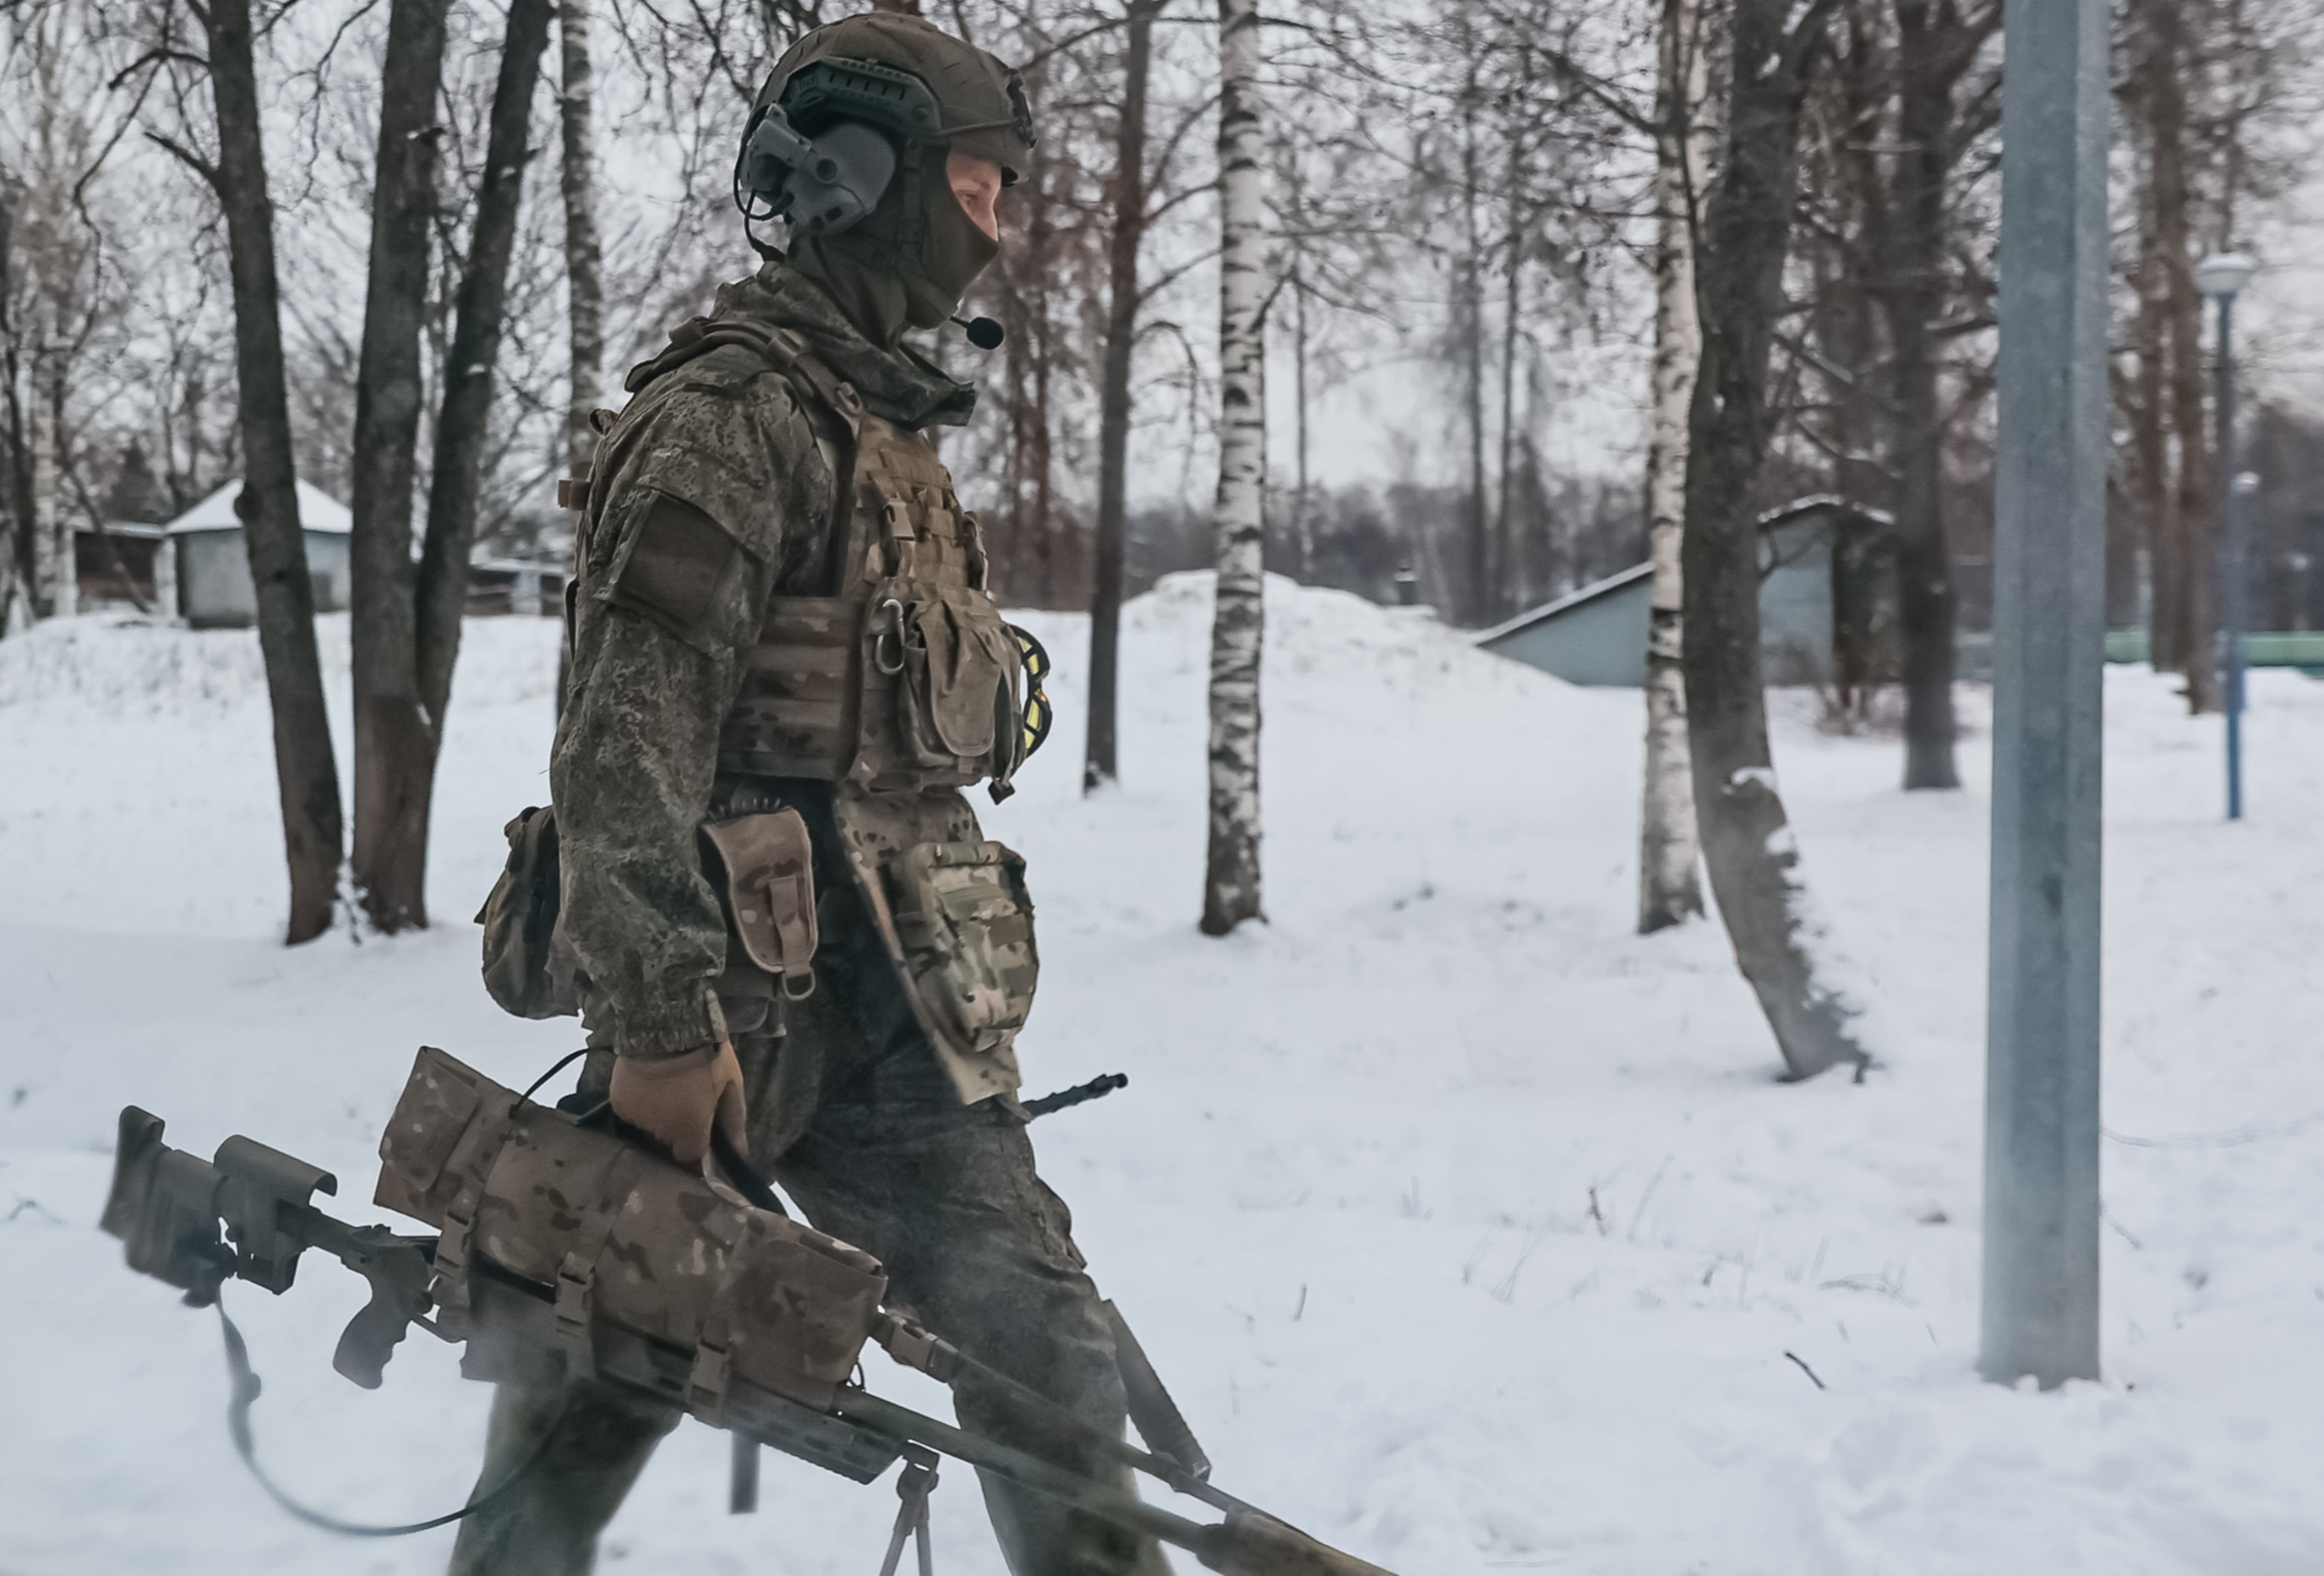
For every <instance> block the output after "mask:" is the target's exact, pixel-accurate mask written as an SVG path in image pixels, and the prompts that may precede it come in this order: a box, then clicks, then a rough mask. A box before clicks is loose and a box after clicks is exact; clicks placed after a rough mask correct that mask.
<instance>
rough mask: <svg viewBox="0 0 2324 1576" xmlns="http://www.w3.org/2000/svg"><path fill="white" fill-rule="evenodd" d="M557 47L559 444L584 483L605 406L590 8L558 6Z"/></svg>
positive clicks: (572, 3)
mask: <svg viewBox="0 0 2324 1576" xmlns="http://www.w3.org/2000/svg"><path fill="white" fill-rule="evenodd" d="M557 17H558V23H557V25H558V47H559V51H560V53H561V55H562V57H563V72H562V83H561V90H560V91H559V92H558V97H557V112H558V125H559V128H560V130H561V131H562V133H563V165H562V171H561V175H562V179H561V180H560V188H561V191H562V194H563V197H564V198H565V276H566V281H567V292H568V302H567V344H568V346H569V347H570V359H571V362H572V373H571V383H570V397H569V399H568V401H567V406H566V415H565V432H566V443H567V449H568V451H569V455H570V460H571V464H572V467H573V468H572V472H571V474H572V475H576V476H579V475H585V474H586V472H587V470H588V466H589V457H590V456H591V455H592V454H593V453H595V449H596V447H597V436H596V434H595V432H593V431H591V430H590V428H589V412H590V411H592V410H595V409H596V407H597V405H598V402H599V401H601V400H602V399H603V398H604V382H603V378H602V374H601V371H600V365H601V364H602V362H603V361H604V354H605V328H604V312H605V309H604V299H605V287H604V252H603V250H602V248H601V247H600V245H599V243H598V239H597V178H596V169H595V165H594V163H593V162H592V158H593V153H594V150H593V149H592V147H591V145H590V144H591V137H590V128H589V121H590V111H591V107H592V100H593V97H594V93H593V87H592V80H591V75H590V69H589V0H558V7H557Z"/></svg>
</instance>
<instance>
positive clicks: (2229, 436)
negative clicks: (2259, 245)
mask: <svg viewBox="0 0 2324 1576" xmlns="http://www.w3.org/2000/svg"><path fill="white" fill-rule="evenodd" d="M2257 272H2259V264H2258V263H2254V262H2253V261H2252V260H2251V259H2250V258H2248V257H2246V256H2245V255H2244V254H2243V253H2240V252H2214V253H2211V254H2210V255H2209V257H2206V258H2204V259H2203V261H2202V262H2200V263H2197V264H2196V265H2195V288H2196V289H2197V290H2201V291H2202V292H2203V293H2204V294H2205V295H2207V296H2209V297H2210V298H2211V299H2212V300H2215V301H2217V302H2218V303H2219V355H2218V366H2217V368H2216V369H2215V371H2214V375H2215V376H2216V377H2217V379H2218V401H2217V402H2218V424H2219V439H2218V448H2219V549H2220V550H2219V560H2220V568H2219V579H2220V581H2221V582H2222V585H2221V587H2220V589H2221V591H2222V593H2223V594H2222V595H2221V596H2220V598H2219V614H2220V622H2221V623H2222V624H2223V625H2224V626H2225V628H2224V629H2223V631H2222V632H2223V633H2224V634H2225V635H2226V636H2227V641H2226V646H2227V653H2226V654H2227V696H2226V704H2227V819H2228V820H2230V821H2240V820H2242V819H2243V818H2244V579H2245V576H2244V532H2243V511H2242V509H2241V508H2240V507H2239V505H2238V502H2237V501H2238V498H2239V496H2240V494H2241V492H2242V489H2240V488H2239V487H2237V486H2236V468H2237V467H2236V341H2235V322H2236V296H2237V295H2238V294H2240V293H2241V292H2242V290H2243V289H2244V287H2245V286H2246V285H2248V284H2249V283H2251V281H2252V275H2253V274H2255V273H2257Z"/></svg>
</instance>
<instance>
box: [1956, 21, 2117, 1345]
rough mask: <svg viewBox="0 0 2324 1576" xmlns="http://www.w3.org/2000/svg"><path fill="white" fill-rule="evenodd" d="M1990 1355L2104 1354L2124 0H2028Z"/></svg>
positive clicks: (2005, 245) (2002, 662)
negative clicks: (2102, 897)
mask: <svg viewBox="0 0 2324 1576" xmlns="http://www.w3.org/2000/svg"><path fill="white" fill-rule="evenodd" d="M2005 27H2006V37H2005V40H2004V47H2005V50H2006V56H2007V59H2008V61H2009V69H2008V73H2007V76H2006V79H2005V81H2004V84H2003V88H2002V139H2003V146H2004V154H2003V159H2002V176H2001V181H2002V205H2001V303H2000V325H2001V327H2000V364H1999V369H1998V403H1999V422H1998V443H1997V454H1996V456H1995V460H1996V476H1995V514H1996V518H1995V552H1994V674H1993V699H1994V724H1993V870H1992V927H1991V940H1990V942H1989V948H1990V950H1989V952H1988V954H1987V982H1988V991H1989V993H1988V998H1987V1000H1988V1006H1987V1023H1986V1107H1985V1127H1986V1138H1985V1295H1984V1307H1983V1320H1982V1323H1983V1329H1982V1332H1981V1345H1982V1350H1980V1352H1979V1354H1978V1369H1979V1371H1981V1372H1982V1373H1983V1374H1984V1375H1985V1376H1986V1377H1987V1378H1990V1379H1996V1380H1999V1381H2002V1382H2005V1383H2006V1382H2010V1381H2014V1380H2015V1379H2017V1378H2019V1377H2021V1376H2023V1375H2027V1374H2031V1375H2033V1377H2034V1378H2036V1379H2037V1380H2038V1381H2039V1382H2040V1383H2041V1384H2042V1385H2043V1386H2044V1387H2049V1386H2052V1385H2056V1384H2060V1383H2061V1382H2063V1381H2064V1380H2067V1379H2071V1378H2097V1377H2098V849H2099V832H2098V801H2099V771H2100V763H2099V751H2098V744H2099V716H2100V706H2099V701H2100V684H2101V677H2102V673H2101V663H2102V660H2103V659H2104V656H2105V648H2106V634H2105V630H2106V467H2107V210H2106V176H2107V167H2106V161H2107V107H2108V106H2107V0H2048V3H2046V4H2042V5H2011V6H2009V7H2008V8H2007V9H2006V23H2005Z"/></svg>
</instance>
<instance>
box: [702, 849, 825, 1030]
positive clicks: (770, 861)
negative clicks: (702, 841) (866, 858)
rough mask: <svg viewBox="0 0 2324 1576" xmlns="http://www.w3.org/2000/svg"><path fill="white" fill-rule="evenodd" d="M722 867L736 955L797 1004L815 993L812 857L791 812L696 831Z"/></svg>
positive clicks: (813, 871)
mask: <svg viewBox="0 0 2324 1576" xmlns="http://www.w3.org/2000/svg"><path fill="white" fill-rule="evenodd" d="M702 834H703V835H704V836H705V837H706V838H708V839H709V840H710V845H711V847H712V848H713V849H715V851H716V852H717V854H718V861H719V863H720V864H721V865H723V866H724V869H725V872H726V881H725V895H726V912H727V917H728V918H729V919H730V920H731V921H732V923H733V927H734V935H735V936H736V938H737V939H738V940H740V941H741V943H742V953H743V955H744V956H746V957H748V958H749V959H750V960H751V962H752V963H754V964H756V965H757V966H758V967H760V968H761V969H764V970H765V971H766V972H768V973H770V974H773V975H775V976H776V977H778V978H779V979H780V980H781V981H782V984H783V994H784V995H785V996H787V997H788V998H790V1000H794V1001H797V1000H802V999H804V998H805V997H807V996H810V995H812V994H814V992H815V948H816V928H815V856H814V852H813V850H812V849H811V848H810V847H809V846H808V843H807V823H806V822H805V821H804V820H802V819H800V817H799V813H798V811H797V810H770V811H765V812H762V813H761V814H758V815H752V816H735V817H734V818H733V820H730V821H714V822H711V823H709V824H708V825H705V826H704V827H703V828H702Z"/></svg>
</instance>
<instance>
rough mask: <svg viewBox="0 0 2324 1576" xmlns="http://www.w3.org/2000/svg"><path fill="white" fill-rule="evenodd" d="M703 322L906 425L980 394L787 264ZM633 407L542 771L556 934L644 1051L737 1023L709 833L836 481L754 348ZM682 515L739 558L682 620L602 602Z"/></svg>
mask: <svg viewBox="0 0 2324 1576" xmlns="http://www.w3.org/2000/svg"><path fill="white" fill-rule="evenodd" d="M712 316H713V317H714V318H755V319H757V320H760V321H762V322H767V323H771V324H776V325H780V326H783V327H789V328H793V329H795V330H797V331H798V332H799V333H800V334H802V335H804V336H806V338H807V341H808V344H809V346H811V347H812V348H813V349H814V350H815V351H816V354H817V355H819V356H820V357H821V359H822V360H823V361H824V362H825V364H827V365H829V366H830V367H831V368H832V369H833V370H834V371H835V373H837V374H838V375H839V376H841V377H843V378H844V379H846V380H847V381H848V382H850V383H851V384H853V387H854V388H855V390H856V391H857V392H858V393H860V394H861V395H862V399H863V402H864V405H865V406H866V408H868V409H869V410H871V412H872V413H873V414H874V415H877V416H880V417H882V418H884V419H888V420H890V421H893V422H896V423H898V424H899V425H901V426H906V427H914V428H918V427H926V426H929V425H932V424H944V425H957V424H959V423H960V422H963V421H964V420H966V419H967V418H968V414H969V411H970V410H971V409H972V408H973V405H974V403H975V391H974V390H973V388H971V387H970V386H969V385H967V384H965V383H961V382H955V381H954V380H953V379H952V378H950V377H948V376H947V375H945V373H943V372H942V371H941V370H939V369H938V368H937V367H936V366H935V365H934V364H931V363H930V362H928V361H927V360H926V359H925V358H923V357H921V356H919V355H918V354H916V353H915V352H913V351H912V350H910V349H909V348H898V349H892V350H891V349H886V348H883V347H881V346H877V345H874V344H873V343H872V342H871V341H870V340H869V339H867V338H865V337H864V336H863V335H862V334H861V333H860V332H858V331H857V330H856V328H855V327H853V325H851V324H850V323H849V322H848V320H847V319H846V318H844V317H843V316H842V315H841V313H840V311H839V309H837V308H836V307H835V305H834V304H833V303H832V301H831V300H830V298H829V297H828V296H827V295H826V294H825V292H824V291H823V290H822V289H821V288H820V287H818V286H817V285H816V284H815V283H813V282H811V281H808V280H807V279H806V278H805V277H804V276H802V275H800V274H799V273H798V272H794V271H793V270H791V269H790V268H788V266H786V265H785V264H784V263H780V262H773V263H768V264H767V265H766V266H765V267H764V268H762V269H761V271H760V272H759V273H758V274H757V275H756V276H754V277H752V278H750V279H746V280H742V281H736V282H734V283H733V284H729V285H726V286H724V287H722V288H721V289H720V290H719V292H718V304H717V307H716V309H715V311H714V313H713V314H712ZM638 398H639V399H640V400H641V401H651V402H652V403H651V405H650V408H648V409H646V410H642V411H641V412H639V413H638V415H637V418H636V419H625V420H624V422H623V423H622V427H621V428H620V429H618V430H617V431H616V432H615V433H614V434H613V438H612V440H611V441H609V443H608V444H607V445H605V446H604V447H602V448H601V450H600V452H599V454H598V456H597V459H596V464H595V471H594V475H595V481H594V483H593V485H592V488H591V499H592V501H591V506H590V508H589V510H588V512H587V514H586V517H585V523H584V526H583V532H582V540H581V542H580V544H579V560H580V566H581V569H580V584H581V586H582V591H581V594H580V596H579V599H578V602H577V605H576V617H575V623H574V631H573V655H572V665H571V668H570V671H569V678H568V684H569V687H568V689H567V702H566V707H565V713H564V716H563V719H562V721H561V722H560V723H559V725H558V733H557V742H556V746H555V749H554V751H553V753H552V755H551V758H550V765H549V782H550V789H551V792H552V794H553V796H554V798H555V802H556V805H557V816H558V835H559V843H560V856H561V860H562V884H563V928H564V934H565V939H566V941H567V944H568V945H570V946H571V948H572V949H573V952H574V954H576V958H577V961H578V963H579V965H580V968H581V972H583V973H584V974H585V975H586V977H587V979H588V982H589V990H590V995H591V997H592V999H593V1001H594V1002H595V1007H594V1008H593V1019H595V1021H593V1023H592V1026H591V1027H592V1028H593V1030H594V1031H596V1032H597V1033H598V1034H604V1033H608V1032H609V1033H610V1037H611V1039H612V1042H613V1045H614V1046H616V1047H617V1048H618V1049H619V1050H620V1051H621V1052H622V1054H623V1055H645V1056H653V1055H675V1054H677V1053H678V1052H681V1051H684V1050H687V1049H689V1048H691V1047H693V1046H700V1045H704V1044H706V1043H709V1042H710V1041H712V1040H715V1039H716V1038H717V1037H719V1036H720V1035H721V1034H722V1033H723V1032H724V1027H725V1026H724V1021H723V1019H722V1018H721V1015H720V1011H719V1007H718V1003H717V999H716V997H715V993H714V991H713V989H712V982H713V981H714V980H715V978H716V977H717V976H718V975H719V974H720V972H722V971H723V970H724V968H725V967H726V962H727V943H726V924H725V919H724V914H723V912H722V910H721V908H720V905H719V900H718V897H717V895H716V894H715V892H714V891H713V890H712V889H711V887H710V884H709V882H708V881H707V880H705V878H704V876H703V873H702V865H701V860H700V855H699V853H698V852H697V849H696V829H697V828H698V827H699V826H700V825H701V824H702V822H703V819H704V816H705V813H706V811H707V810H708V808H709V806H710V805H711V801H712V797H713V792H714V786H715V778H716V756H717V743H718V734H719V725H720V723H721V720H722V719H723V718H724V715H725V714H726V712H727V710H728V708H729V706H730V705H732V704H733V698H734V696H735V693H736V688H737V685H738V683H739V682H740V679H741V677H742V659H743V657H744V654H745V653H746V652H747V651H748V650H749V649H750V647H751V645H752V641H754V639H755V637H756V636H757V634H758V631H759V624H760V620H761V613H762V611H763V609H764V608H765V605H766V603H767V599H768V598H769V596H770V595H772V594H778V593H791V592H796V591H798V590H800V589H802V588H805V587H807V586H808V585H811V584H812V583H813V580H814V577H815V576H817V575H818V574H820V573H821V572H822V571H823V567H824V563H825V556H826V551H827V548H828V542H827V538H828V535H829V530H828V524H829V516H830V509H831V500H832V496H833V489H834V484H833V478H832V475H831V470H830V465H829V464H828V462H827V461H826V459H825V454H824V451H822V450H821V449H819V448H818V447H817V444H816V428H815V426H814V424H813V422H812V420H811V419H810V418H809V416H808V414H807V412H806V411H805V410H802V409H801V408H800V405H799V402H798V396H797V395H796V394H795V393H794V392H793V390H792V386H791V384H790V382H788V380H787V379H786V378H785V377H784V376H783V375H782V374H780V373H778V372H776V371H775V370H773V368H772V367H771V366H770V365H769V364H768V363H767V362H766V361H765V360H764V359H763V358H762V357H761V356H759V355H756V354H754V353H752V351H750V350H747V349H744V348H740V347H729V348H722V349H718V350H714V351H711V352H710V353H708V354H706V355H701V356H699V357H698V358H696V359H695V360H693V361H691V362H688V363H687V364H685V365H684V366H682V367H680V368H678V370H676V371H674V372H671V373H666V374H665V375H663V376H662V377H660V378H659V379H657V380H655V382H652V383H651V384H650V385H649V386H648V387H647V388H646V389H645V390H643V391H641V393H640V394H639V395H638ZM672 506H677V507H683V508H687V509H690V510H692V511H694V512H697V513H698V515H699V516H700V517H702V518H703V519H705V520H706V521H708V523H709V525H711V526H713V527H715V530H717V531H718V532H719V533H722V534H723V535H724V537H725V538H726V539H730V540H731V541H732V543H733V546H734V548H736V549H738V550H737V551H736V552H735V553H734V554H733V556H732V557H731V558H729V559H728V562H729V563H731V564H733V565H735V566H739V568H740V572H739V573H737V572H732V571H729V572H724V573H721V574H719V575H717V576H715V577H713V578H712V579H711V580H709V581H705V585H703V586H702V587H701V588H700V591H701V595H700V597H699V599H698V601H697V602H696V604H695V611H694V615H693V616H691V617H689V618H688V619H687V621H686V622H685V625H684V626H683V627H678V626H676V625H673V624H671V623H669V622H665V621H659V620H656V619H654V618H651V617H650V616H647V615H645V614H643V613H640V612H638V611H636V610H634V609H633V608H631V607H629V606H624V605H619V604H615V603H614V602H613V600H611V599H610V597H609V595H608V591H609V588H610V585H611V582H612V579H613V574H612V571H613V567H614V566H615V565H616V564H617V563H618V562H619V561H620V560H621V557H622V551H623V548H624V547H625V546H626V545H627V544H628V543H629V542H630V540H631V539H632V537H633V536H634V534H635V533H636V531H637V530H638V528H639V526H640V525H641V523H642V521H644V520H645V518H646V516H647V514H648V512H650V511H651V510H654V509H656V508H657V507H672ZM963 807H964V808H965V806H963ZM593 1037H595V1036H593Z"/></svg>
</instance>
